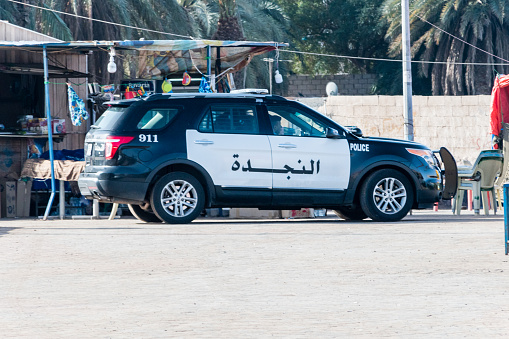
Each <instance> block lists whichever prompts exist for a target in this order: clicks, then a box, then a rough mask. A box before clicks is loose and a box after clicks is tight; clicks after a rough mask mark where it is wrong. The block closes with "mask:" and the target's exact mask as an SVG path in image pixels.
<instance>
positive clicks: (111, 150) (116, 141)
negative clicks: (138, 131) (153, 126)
mask: <svg viewBox="0 0 509 339" xmlns="http://www.w3.org/2000/svg"><path fill="white" fill-rule="evenodd" d="M133 139H134V137H115V136H108V137H106V149H105V151H104V156H105V158H106V160H110V159H113V157H114V156H115V153H117V150H118V148H119V147H120V145H122V144H127V143H130V142H131V141H132V140H133Z"/></svg>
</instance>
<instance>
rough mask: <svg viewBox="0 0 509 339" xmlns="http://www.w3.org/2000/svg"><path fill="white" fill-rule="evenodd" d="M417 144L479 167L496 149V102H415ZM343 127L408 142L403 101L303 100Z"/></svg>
mask: <svg viewBox="0 0 509 339" xmlns="http://www.w3.org/2000/svg"><path fill="white" fill-rule="evenodd" d="M412 99H413V100H412V103H413V119H414V140H415V141H417V142H420V143H423V144H425V145H427V146H429V147H430V148H431V149H439V148H440V147H442V146H444V147H447V148H448V149H449V150H450V151H451V152H452V154H453V156H454V157H455V159H456V161H457V162H458V163H463V162H465V161H468V162H471V163H473V162H474V161H475V159H476V158H477V156H478V154H479V152H480V151H481V150H483V149H491V134H490V106H491V96H489V95H478V96H431V97H425V96H414V97H413V98H412ZM297 100H298V101H300V102H302V103H304V104H306V105H308V106H310V107H312V108H314V109H315V110H317V111H319V112H320V113H322V114H324V115H326V116H328V117H330V118H332V119H333V120H334V121H336V122H338V123H339V124H341V125H343V126H349V125H354V126H357V127H359V128H360V129H361V130H362V132H363V133H364V135H366V136H374V137H390V138H399V139H403V138H404V134H405V133H404V127H403V123H404V113H403V97H402V96H374V95H373V96H343V95H339V96H332V97H328V98H297Z"/></svg>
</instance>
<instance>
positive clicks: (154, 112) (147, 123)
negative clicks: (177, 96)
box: [136, 108, 178, 129]
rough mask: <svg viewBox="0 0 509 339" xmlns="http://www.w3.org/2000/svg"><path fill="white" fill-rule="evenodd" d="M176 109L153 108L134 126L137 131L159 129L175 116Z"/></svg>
mask: <svg viewBox="0 0 509 339" xmlns="http://www.w3.org/2000/svg"><path fill="white" fill-rule="evenodd" d="M177 113H178V109H177V108H154V109H151V110H150V111H148V112H147V113H145V115H143V117H142V118H141V120H140V121H139V122H138V124H137V125H136V128H137V129H161V128H164V127H166V126H168V125H169V123H170V122H171V121H172V120H173V119H174V118H175V117H176V116H177Z"/></svg>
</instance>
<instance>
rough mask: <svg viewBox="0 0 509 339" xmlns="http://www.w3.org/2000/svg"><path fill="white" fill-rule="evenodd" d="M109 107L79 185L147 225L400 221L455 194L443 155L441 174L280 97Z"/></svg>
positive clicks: (88, 143) (94, 130)
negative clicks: (313, 211) (323, 216)
mask: <svg viewBox="0 0 509 339" xmlns="http://www.w3.org/2000/svg"><path fill="white" fill-rule="evenodd" d="M108 104H109V105H110V107H109V109H108V110H107V111H106V112H105V113H104V114H103V115H102V116H101V117H100V118H99V119H98V121H97V123H96V124H95V125H94V126H92V127H91V129H90V131H89V132H88V134H87V136H86V140H85V160H86V167H85V171H84V172H83V173H82V174H81V175H80V178H79V187H80V190H81V193H82V194H83V195H84V196H85V197H87V198H88V199H99V200H100V201H101V202H116V203H124V204H128V205H129V209H130V210H131V212H132V213H133V214H134V215H135V216H136V217H137V218H138V219H140V220H143V221H146V222H161V221H163V222H166V223H188V222H191V221H192V220H194V219H195V218H196V217H198V216H199V215H200V213H201V212H202V210H203V209H204V208H209V207H257V208H260V209H299V208H302V207H319V208H328V209H333V210H335V211H336V213H337V214H338V215H339V216H341V217H343V218H345V219H351V220H361V219H365V218H367V217H369V218H371V219H373V220H375V221H396V220H400V219H402V218H403V217H404V216H405V215H406V214H407V213H408V211H409V210H410V209H411V208H415V209H420V208H430V207H432V206H433V203H435V202H437V201H439V200H440V199H442V198H444V199H450V198H452V196H453V195H454V193H455V191H456V180H457V177H456V175H457V174H456V165H455V163H454V159H453V158H452V156H451V155H450V153H449V152H448V151H447V150H446V149H445V148H442V149H441V152H440V155H441V158H442V162H443V163H444V164H445V169H441V164H440V163H439V162H438V159H437V158H436V157H435V155H434V153H432V151H431V150H430V149H428V148H427V147H425V146H423V145H421V144H419V143H415V142H409V141H402V140H395V139H385V138H368V137H363V136H362V135H361V133H359V131H355V129H349V128H345V127H342V126H341V125H339V124H337V123H336V122H334V121H332V120H330V119H329V118H327V117H325V116H323V115H322V114H320V113H318V112H316V111H313V110H312V109H310V108H309V107H307V106H304V105H302V104H300V103H298V102H295V101H290V100H286V99H284V98H282V97H278V96H269V95H263V94H249V93H244V94H202V93H192V94H154V95H151V96H148V97H146V98H142V99H131V100H121V101H113V102H109V103H108ZM444 173H445V175H447V176H448V177H447V180H446V181H445V183H446V185H445V186H444Z"/></svg>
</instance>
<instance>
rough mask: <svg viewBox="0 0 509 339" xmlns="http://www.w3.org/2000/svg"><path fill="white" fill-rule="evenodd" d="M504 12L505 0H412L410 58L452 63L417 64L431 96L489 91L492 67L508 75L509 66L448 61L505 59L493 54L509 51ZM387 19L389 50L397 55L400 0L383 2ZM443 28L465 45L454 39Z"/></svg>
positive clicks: (506, 9) (505, 54) (505, 9)
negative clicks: (428, 79)
mask: <svg viewBox="0 0 509 339" xmlns="http://www.w3.org/2000/svg"><path fill="white" fill-rule="evenodd" d="M508 10H509V2H507V1H500V0H456V1H445V0H416V1H414V2H412V3H411V6H410V31H411V33H412V36H411V43H412V49H411V52H412V58H413V59H415V60H422V61H447V62H449V63H450V64H449V65H444V64H422V65H421V66H419V70H420V74H422V75H424V76H426V77H429V78H430V79H431V83H432V91H433V94H435V95H443V94H445V95H466V94H489V93H490V91H491V85H492V83H493V77H494V75H493V74H494V72H493V69H494V68H495V69H496V70H497V71H498V72H499V73H507V72H508V71H509V67H508V66H485V65H458V64H456V65H454V64H452V63H461V62H463V63H494V62H495V63H500V62H503V61H501V60H500V59H497V58H494V57H493V55H499V56H507V55H509V36H508V35H507V31H508V29H509V22H508V17H507V14H506V13H509V11H508ZM385 18H386V19H387V20H388V21H389V22H391V25H390V27H389V29H388V32H387V37H388V38H390V39H391V45H390V51H391V53H392V55H393V56H396V55H398V53H399V52H398V51H399V49H400V45H401V34H400V31H401V29H400V26H401V12H400V9H399V1H398V0H388V1H386V4H385ZM431 24H433V25H435V26H436V27H434V26H433V25H431ZM437 27H438V28H437ZM444 31H446V32H449V33H450V34H452V35H454V36H456V37H458V38H460V39H462V40H463V41H465V42H466V43H464V42H462V41H460V40H458V39H454V38H453V37H452V36H451V35H450V34H447V33H445V32H444ZM473 46H475V47H473ZM476 47H477V48H479V49H482V50H484V51H486V52H488V53H485V52H483V51H481V50H479V49H477V48H476ZM490 54H491V55H490Z"/></svg>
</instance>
